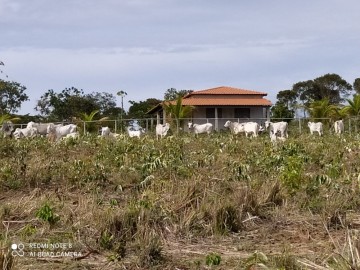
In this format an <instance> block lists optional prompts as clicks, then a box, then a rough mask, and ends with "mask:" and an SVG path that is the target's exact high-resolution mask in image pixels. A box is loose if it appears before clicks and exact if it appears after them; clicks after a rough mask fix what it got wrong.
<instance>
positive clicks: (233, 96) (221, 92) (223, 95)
mask: <svg viewBox="0 0 360 270" xmlns="http://www.w3.org/2000/svg"><path fill="white" fill-rule="evenodd" d="M266 95H267V93H264V92H258V91H252V90H244V89H239V88H233V87H227V86H221V87H216V88H211V89H207V90H200V91H194V92H192V93H190V94H187V95H186V96H184V98H183V100H182V105H191V106H265V107H269V106H271V105H272V104H271V101H270V100H268V99H265V98H263V97H264V96H266ZM165 102H166V101H165ZM168 102H170V103H172V104H176V100H172V101H168ZM161 107H162V104H161V103H160V104H158V105H157V106H155V107H154V108H152V109H151V110H150V111H149V112H147V114H151V113H154V112H155V111H157V110H158V109H160V108H161Z"/></svg>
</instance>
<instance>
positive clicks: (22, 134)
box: [13, 128, 38, 140]
mask: <svg viewBox="0 0 360 270" xmlns="http://www.w3.org/2000/svg"><path fill="white" fill-rule="evenodd" d="M37 134H38V132H37V129H36V128H17V129H15V131H14V134H13V135H14V138H15V139H17V140H18V139H20V138H34V137H35V136H36V135H37Z"/></svg>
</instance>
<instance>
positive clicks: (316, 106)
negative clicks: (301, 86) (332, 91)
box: [308, 98, 338, 119]
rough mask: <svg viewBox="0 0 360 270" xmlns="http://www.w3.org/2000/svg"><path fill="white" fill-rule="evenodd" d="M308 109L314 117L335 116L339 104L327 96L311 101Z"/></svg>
mask: <svg viewBox="0 0 360 270" xmlns="http://www.w3.org/2000/svg"><path fill="white" fill-rule="evenodd" d="M308 110H309V113H310V116H311V118H313V119H321V118H335V117H336V113H337V110H338V106H336V105H334V104H331V103H330V100H329V99H328V98H325V99H321V100H316V101H313V102H312V103H310V105H309V108H308Z"/></svg>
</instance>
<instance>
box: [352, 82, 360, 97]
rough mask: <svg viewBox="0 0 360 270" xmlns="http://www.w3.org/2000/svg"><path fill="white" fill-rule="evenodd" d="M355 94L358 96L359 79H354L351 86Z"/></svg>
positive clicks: (359, 89) (359, 92)
mask: <svg viewBox="0 0 360 270" xmlns="http://www.w3.org/2000/svg"><path fill="white" fill-rule="evenodd" d="M353 87H354V90H355V91H356V93H358V94H360V78H356V79H355V81H354V84H353Z"/></svg>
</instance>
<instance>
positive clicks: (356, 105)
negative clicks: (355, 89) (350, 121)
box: [344, 94, 360, 116]
mask: <svg viewBox="0 0 360 270" xmlns="http://www.w3.org/2000/svg"><path fill="white" fill-rule="evenodd" d="M346 101H347V102H348V103H349V105H346V106H345V107H344V110H345V111H346V112H347V114H348V115H350V116H359V115H360V95H359V94H355V95H354V97H353V99H352V100H351V99H346Z"/></svg>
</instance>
